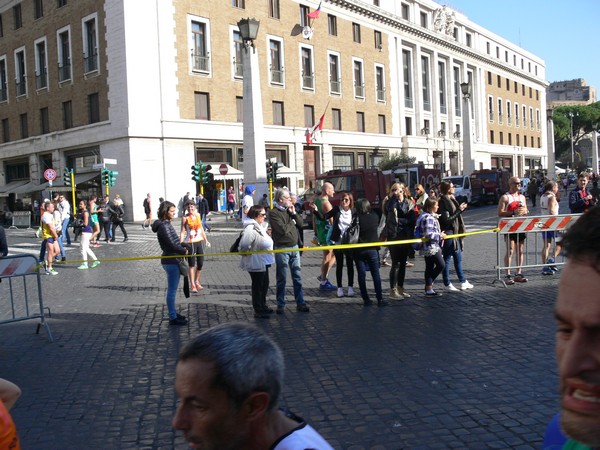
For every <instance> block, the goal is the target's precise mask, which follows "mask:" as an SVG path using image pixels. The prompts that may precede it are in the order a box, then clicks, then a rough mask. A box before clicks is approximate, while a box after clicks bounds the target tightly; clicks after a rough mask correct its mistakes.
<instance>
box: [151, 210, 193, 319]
mask: <svg viewBox="0 0 600 450" xmlns="http://www.w3.org/2000/svg"><path fill="white" fill-rule="evenodd" d="M176 215H177V208H176V207H175V205H174V204H173V203H171V202H169V201H165V202H163V203H161V205H160V207H159V208H158V220H156V221H155V222H154V223H153V224H152V231H154V232H155V233H156V236H157V237H158V244H159V245H160V248H161V250H162V251H163V253H162V255H163V256H175V255H186V254H187V252H188V251H187V249H186V248H184V247H182V246H181V244H180V243H179V234H178V233H177V231H175V228H173V225H172V224H171V220H173V218H174V217H175V216H176ZM180 262H181V258H163V259H161V260H160V263H161V265H162V268H163V269H164V270H165V272H167V309H168V311H169V325H186V324H187V319H186V318H185V316H182V315H180V314H177V310H176V309H175V297H176V296H177V286H179V278H180V277H181V272H180V271H179V263H180Z"/></svg>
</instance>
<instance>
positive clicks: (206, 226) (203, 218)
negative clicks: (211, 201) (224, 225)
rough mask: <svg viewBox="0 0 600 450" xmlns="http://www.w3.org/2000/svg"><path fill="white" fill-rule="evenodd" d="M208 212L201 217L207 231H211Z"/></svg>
mask: <svg viewBox="0 0 600 450" xmlns="http://www.w3.org/2000/svg"><path fill="white" fill-rule="evenodd" d="M207 215H208V214H202V216H201V217H200V218H201V219H202V226H203V227H204V229H205V230H206V231H210V227H209V226H208V225H207V224H206V216H207Z"/></svg>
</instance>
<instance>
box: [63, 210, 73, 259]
mask: <svg viewBox="0 0 600 450" xmlns="http://www.w3.org/2000/svg"><path fill="white" fill-rule="evenodd" d="M69 220H71V219H65V220H63V222H62V232H63V240H66V241H67V245H71V236H70V235H69ZM61 254H62V255H63V256H64V253H63V252H62V249H61Z"/></svg>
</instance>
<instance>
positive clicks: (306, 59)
mask: <svg viewBox="0 0 600 450" xmlns="http://www.w3.org/2000/svg"><path fill="white" fill-rule="evenodd" d="M300 63H301V69H302V89H310V90H313V89H314V88H315V74H314V71H313V60H312V49H311V48H309V47H300Z"/></svg>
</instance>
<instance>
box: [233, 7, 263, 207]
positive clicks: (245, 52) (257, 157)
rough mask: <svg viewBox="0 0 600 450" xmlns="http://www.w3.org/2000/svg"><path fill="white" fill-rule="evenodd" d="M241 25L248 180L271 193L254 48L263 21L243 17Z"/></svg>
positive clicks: (245, 178)
mask: <svg viewBox="0 0 600 450" xmlns="http://www.w3.org/2000/svg"><path fill="white" fill-rule="evenodd" d="M237 26H238V28H239V30H240V35H241V36H242V41H243V43H244V46H243V49H242V65H243V72H242V73H243V77H244V88H243V92H244V94H243V95H244V97H243V109H244V119H243V127H244V182H245V183H246V184H254V185H255V187H256V193H257V196H258V198H262V196H263V194H265V193H267V191H268V187H267V167H266V164H265V162H266V160H267V152H266V150H265V135H264V123H263V110H262V94H261V88H260V74H259V64H258V55H257V53H256V49H255V48H254V40H255V39H256V36H257V35H258V28H259V26H260V21H258V20H256V19H250V18H248V19H241V20H240V21H239V22H238V23H237Z"/></svg>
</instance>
